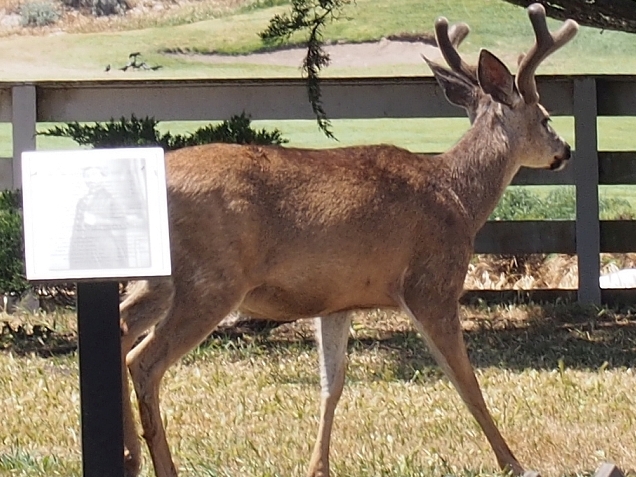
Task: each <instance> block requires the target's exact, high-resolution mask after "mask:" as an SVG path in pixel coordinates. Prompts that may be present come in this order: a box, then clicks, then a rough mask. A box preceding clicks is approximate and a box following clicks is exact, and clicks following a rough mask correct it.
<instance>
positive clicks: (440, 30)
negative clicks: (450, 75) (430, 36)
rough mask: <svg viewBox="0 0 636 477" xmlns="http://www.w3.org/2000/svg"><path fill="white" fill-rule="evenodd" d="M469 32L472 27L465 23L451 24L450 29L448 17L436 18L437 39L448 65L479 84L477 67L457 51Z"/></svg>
mask: <svg viewBox="0 0 636 477" xmlns="http://www.w3.org/2000/svg"><path fill="white" fill-rule="evenodd" d="M469 32H470V28H469V26H468V25H466V24H465V23H457V24H455V25H453V26H451V27H450V30H449V28H448V20H447V19H446V18H444V17H440V18H438V19H437V20H435V39H436V40H437V46H438V47H439V49H440V51H441V52H442V56H443V57H444V59H445V60H446V63H448V66H450V67H451V69H452V70H453V71H454V72H455V73H459V74H461V75H462V76H464V77H465V78H466V79H468V80H469V81H470V82H471V83H473V84H478V81H477V71H476V68H475V67H474V66H471V65H469V64H467V63H466V62H465V61H464V60H462V57H461V56H460V55H459V53H458V52H457V47H458V46H459V44H460V43H461V42H462V41H463V40H464V38H466V35H468V33H469Z"/></svg>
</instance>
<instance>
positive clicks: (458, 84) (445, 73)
mask: <svg viewBox="0 0 636 477" xmlns="http://www.w3.org/2000/svg"><path fill="white" fill-rule="evenodd" d="M423 58H424V61H426V63H427V64H428V66H429V68H431V71H432V72H433V75H434V76H435V79H436V80H437V84H439V86H440V87H441V88H442V91H443V92H444V96H446V99H448V101H449V102H450V103H451V104H454V105H456V106H460V107H462V108H464V109H466V111H468V115H469V116H470V115H471V113H472V112H473V111H474V110H475V109H476V108H477V106H476V102H477V97H476V95H475V89H476V88H477V87H476V86H475V85H474V84H472V83H471V82H470V81H468V80H467V79H466V78H465V77H464V76H462V75H459V74H457V73H455V72H454V71H451V70H449V69H447V68H444V67H442V66H440V65H438V64H436V63H433V62H432V61H429V60H428V59H427V58H425V57H423Z"/></svg>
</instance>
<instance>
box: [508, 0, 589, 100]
mask: <svg viewBox="0 0 636 477" xmlns="http://www.w3.org/2000/svg"><path fill="white" fill-rule="evenodd" d="M528 16H529V17H530V22H531V23H532V28H533V30H534V34H535V37H536V41H535V43H534V45H533V46H532V48H531V49H530V51H529V52H528V54H527V55H525V56H524V57H523V59H522V60H521V62H520V63H519V70H518V72H517V88H518V89H519V92H520V93H521V96H522V97H523V99H524V100H525V102H526V103H528V104H536V103H538V102H539V93H538V92H537V84H536V82H535V78H534V73H535V71H536V70H537V67H538V66H539V64H540V63H541V62H542V61H543V60H545V59H546V58H547V57H548V56H549V55H550V54H551V53H553V52H555V51H556V50H558V49H559V48H561V47H562V46H563V45H565V44H566V43H567V42H568V41H570V40H571V39H572V38H574V35H576V32H577V31H578V30H579V25H578V23H576V22H575V21H574V20H566V21H565V22H564V23H563V25H562V26H561V28H559V29H558V30H557V31H556V32H555V33H550V31H549V30H548V24H547V22H546V14H545V8H544V7H543V5H541V4H540V3H534V4H532V5H530V6H529V7H528Z"/></svg>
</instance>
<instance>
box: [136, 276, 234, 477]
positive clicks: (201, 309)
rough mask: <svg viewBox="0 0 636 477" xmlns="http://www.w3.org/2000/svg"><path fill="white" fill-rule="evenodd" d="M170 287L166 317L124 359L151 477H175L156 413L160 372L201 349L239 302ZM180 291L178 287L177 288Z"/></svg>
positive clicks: (218, 291)
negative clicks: (151, 465)
mask: <svg viewBox="0 0 636 477" xmlns="http://www.w3.org/2000/svg"><path fill="white" fill-rule="evenodd" d="M184 282H186V281H182V282H176V281H175V283H176V284H178V285H176V287H175V295H174V298H173V300H172V307H171V309H170V310H169V311H168V313H167V315H166V317H165V318H164V319H163V320H162V321H161V322H159V323H158V324H157V325H156V326H155V328H154V329H153V330H152V331H151V332H150V333H149V334H148V335H147V336H146V337H145V338H144V340H143V341H142V342H141V343H139V344H138V345H137V346H136V347H135V348H134V349H133V350H132V351H131V352H130V353H129V354H128V358H127V364H128V368H129V370H130V374H131V376H132V381H133V385H134V387H135V392H136V394H137V400H138V403H139V415H140V418H141V424H142V428H143V437H144V439H145V440H146V443H147V445H148V450H149V451H150V456H151V458H152V462H153V466H154V469H155V475H156V477H176V476H177V471H176V468H175V466H174V463H173V461H172V456H171V454H170V449H169V447H168V442H167V440H166V434H165V429H164V427H163V423H162V420H161V413H160V407H159V385H160V382H161V378H162V377H163V375H164V373H165V372H166V370H167V369H168V368H169V367H170V366H171V365H172V364H174V363H175V362H177V361H178V360H179V359H180V358H181V357H182V356H184V355H185V354H186V353H187V352H189V351H190V350H192V349H193V348H194V347H196V346H197V345H198V344H199V343H201V342H202V341H203V340H204V339H205V338H206V337H207V336H208V335H209V334H210V332H212V330H213V329H214V328H215V327H216V325H217V324H218V323H219V322H220V321H221V320H222V319H223V318H224V317H225V316H226V315H228V314H229V313H230V312H231V311H233V310H234V309H235V308H236V307H237V306H238V304H239V302H240V300H241V299H242V298H243V296H244V292H237V291H236V289H235V288H229V287H221V286H219V287H209V286H208V287H205V286H204V284H198V283H195V282H192V281H187V283H184ZM179 285H181V286H179Z"/></svg>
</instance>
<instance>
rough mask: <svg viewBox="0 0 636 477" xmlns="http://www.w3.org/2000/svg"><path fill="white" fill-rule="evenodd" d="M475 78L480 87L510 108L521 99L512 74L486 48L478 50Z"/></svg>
mask: <svg viewBox="0 0 636 477" xmlns="http://www.w3.org/2000/svg"><path fill="white" fill-rule="evenodd" d="M477 78H478V79H479V85H480V86H481V89H483V90H484V91H485V92H486V93H488V94H489V95H490V96H492V98H493V99H494V100H495V101H497V102H498V103H501V104H505V105H506V106H509V107H511V108H512V107H514V105H515V104H517V103H518V102H519V101H520V100H521V96H520V95H519V92H518V91H517V87H516V86H515V78H514V76H512V74H511V73H510V71H508V68H507V67H506V65H504V64H503V62H502V61H501V60H500V59H499V58H497V57H496V56H495V55H493V54H492V53H491V52H489V51H488V50H481V51H480V52H479V63H478V66H477Z"/></svg>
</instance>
